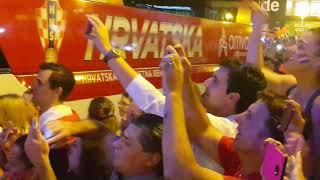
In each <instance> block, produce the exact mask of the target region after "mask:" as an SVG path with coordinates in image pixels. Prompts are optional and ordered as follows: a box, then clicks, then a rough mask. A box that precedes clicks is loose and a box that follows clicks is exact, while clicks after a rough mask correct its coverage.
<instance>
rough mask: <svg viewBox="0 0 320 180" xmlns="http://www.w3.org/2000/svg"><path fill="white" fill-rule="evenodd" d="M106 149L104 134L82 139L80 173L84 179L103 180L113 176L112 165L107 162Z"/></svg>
mask: <svg viewBox="0 0 320 180" xmlns="http://www.w3.org/2000/svg"><path fill="white" fill-rule="evenodd" d="M105 148H106V147H105V143H104V135H103V134H96V135H95V136H94V137H93V136H91V137H85V138H83V139H82V143H81V156H80V172H79V173H80V175H81V176H82V177H83V179H95V180H100V179H101V180H102V179H108V177H109V176H110V175H111V173H112V164H110V163H108V161H107V157H106V155H107V154H106V153H105V151H106V149H105ZM110 149H111V147H110ZM108 152H109V151H108ZM109 159H110V158H109Z"/></svg>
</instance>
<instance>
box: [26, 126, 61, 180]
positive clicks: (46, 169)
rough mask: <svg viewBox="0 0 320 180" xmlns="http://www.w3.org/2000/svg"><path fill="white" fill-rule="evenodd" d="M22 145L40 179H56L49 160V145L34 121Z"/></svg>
mask: <svg viewBox="0 0 320 180" xmlns="http://www.w3.org/2000/svg"><path fill="white" fill-rule="evenodd" d="M24 147H25V148H24V149H25V152H26V154H27V156H28V158H29V159H30V161H31V163H32V164H33V166H34V170H35V172H36V174H37V177H38V178H39V179H40V180H56V179H57V178H56V176H55V174H54V171H53V169H52V167H51V164H50V160H49V145H48V143H47V142H46V140H45V139H44V137H43V136H42V134H41V132H40V130H39V126H38V124H37V122H36V121H33V125H32V126H31V127H30V131H29V135H28V137H27V140H26V143H25V145H24Z"/></svg>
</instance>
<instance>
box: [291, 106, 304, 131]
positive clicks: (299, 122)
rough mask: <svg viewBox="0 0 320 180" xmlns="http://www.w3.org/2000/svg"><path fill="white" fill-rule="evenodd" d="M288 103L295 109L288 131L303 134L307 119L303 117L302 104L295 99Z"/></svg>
mask: <svg viewBox="0 0 320 180" xmlns="http://www.w3.org/2000/svg"><path fill="white" fill-rule="evenodd" d="M287 103H288V108H292V109H293V111H294V114H293V116H292V119H291V121H290V124H289V127H288V130H287V132H296V133H299V134H302V133H303V129H304V125H305V120H304V118H303V117H302V109H301V106H300V104H298V103H297V102H295V101H293V100H288V101H287Z"/></svg>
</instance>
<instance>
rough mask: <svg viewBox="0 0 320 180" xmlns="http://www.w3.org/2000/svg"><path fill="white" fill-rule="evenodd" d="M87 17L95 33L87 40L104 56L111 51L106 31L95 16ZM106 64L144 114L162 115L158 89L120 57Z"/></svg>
mask: <svg viewBox="0 0 320 180" xmlns="http://www.w3.org/2000/svg"><path fill="white" fill-rule="evenodd" d="M87 17H88V20H89V22H90V23H91V24H92V25H93V30H94V32H96V35H95V36H88V38H89V39H91V40H92V41H93V42H94V44H95V45H96V47H97V48H98V49H99V51H100V52H101V53H102V54H104V55H106V54H107V53H108V52H109V51H110V50H111V49H112V46H111V44H110V38H109V33H108V29H107V28H106V26H105V25H104V24H103V23H102V22H101V20H100V19H99V18H97V17H96V16H91V15H88V16H87ZM107 64H108V66H109V67H110V69H111V70H112V71H113V73H114V74H115V75H116V76H117V78H118V80H119V82H120V83H121V85H122V87H123V88H124V89H126V91H127V93H128V94H129V95H130V97H132V98H133V100H134V102H135V103H136V104H137V105H138V106H139V108H140V109H142V110H143V111H144V112H146V113H152V114H156V115H159V116H162V115H163V106H164V99H165V98H164V96H163V95H162V94H161V92H160V91H159V90H158V89H156V88H155V87H154V86H153V85H152V84H151V83H150V82H149V81H147V80H146V79H144V78H143V77H142V76H140V75H139V74H138V73H137V72H136V71H135V70H134V69H133V68H132V67H130V66H129V64H128V63H127V62H126V60H125V59H123V58H122V57H118V58H113V59H110V60H108V62H107Z"/></svg>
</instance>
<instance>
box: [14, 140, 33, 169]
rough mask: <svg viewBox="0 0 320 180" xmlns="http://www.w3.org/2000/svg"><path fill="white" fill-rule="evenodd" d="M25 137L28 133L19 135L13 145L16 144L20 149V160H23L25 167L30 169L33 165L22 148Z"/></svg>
mask: <svg viewBox="0 0 320 180" xmlns="http://www.w3.org/2000/svg"><path fill="white" fill-rule="evenodd" d="M27 137H28V135H23V136H20V137H19V138H18V139H17V140H16V142H15V145H17V146H18V147H19V148H20V149H21V154H20V156H19V158H20V160H21V161H22V162H23V164H24V166H25V167H26V168H28V169H30V168H32V167H33V165H32V163H31V161H30V160H29V158H28V156H27V154H26V152H25V150H24V144H25V143H26V140H27Z"/></svg>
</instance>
